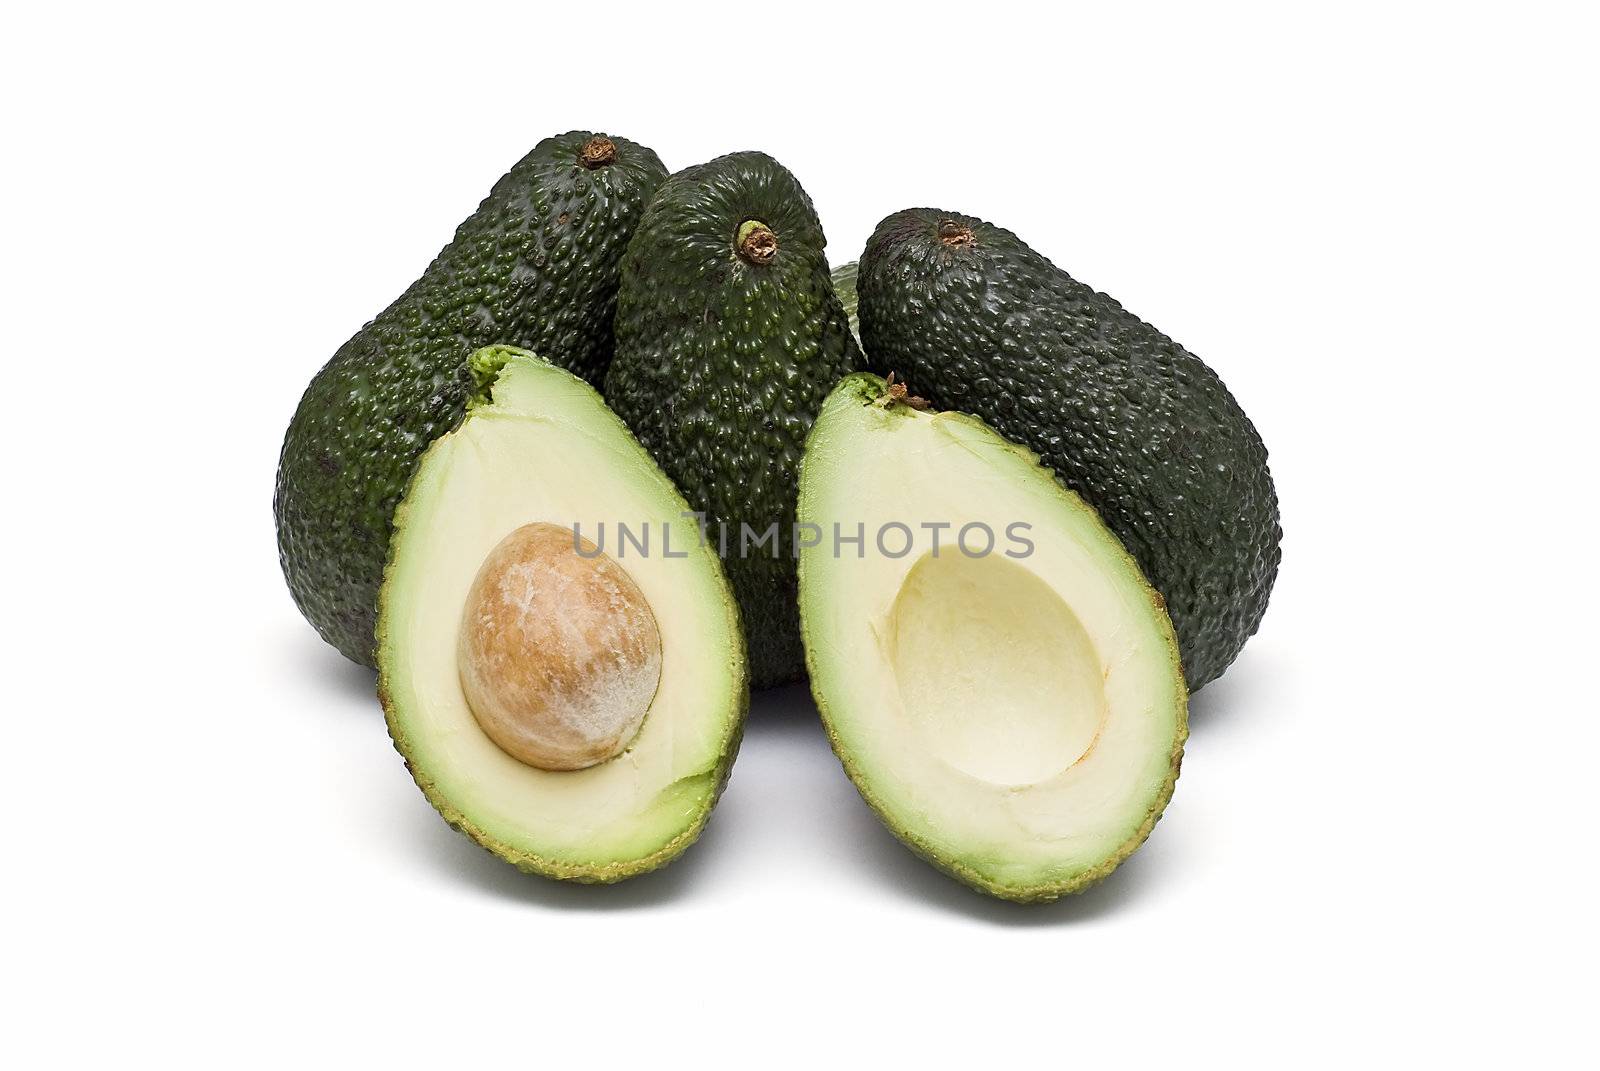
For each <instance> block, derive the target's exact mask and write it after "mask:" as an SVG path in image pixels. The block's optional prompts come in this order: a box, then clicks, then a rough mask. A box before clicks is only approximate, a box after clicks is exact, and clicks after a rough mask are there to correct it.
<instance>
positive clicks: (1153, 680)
mask: <svg viewBox="0 0 1600 1071" xmlns="http://www.w3.org/2000/svg"><path fill="white" fill-rule="evenodd" d="M798 518H799V527H798V528H797V531H796V546H797V547H799V548H801V549H800V616H801V623H802V632H803V637H804V641H805V649H806V660H807V664H808V667H809V669H810V673H811V687H812V691H813V693H814V694H815V696H816V700H817V706H818V709H819V710H820V711H821V713H822V718H823V721H824V723H825V725H826V727H827V731H828V736H829V738H830V739H831V740H832V742H833V747H834V751H835V752H836V753H837V754H838V756H839V758H840V760H841V761H842V762H843V764H844V768H845V770H846V772H848V774H849V775H850V778H851V779H852V780H853V781H854V782H855V784H856V787H857V788H858V789H859V790H860V792H861V794H862V796H863V797H865V799H866V801H867V803H868V804H870V805H871V807H872V808H873V810H875V811H876V812H877V813H878V815H879V817H880V818H881V819H882V820H883V821H884V823H885V824H886V825H887V826H888V827H889V829H890V830H891V831H892V832H893V833H894V834H895V835H896V836H898V837H899V838H900V839H901V840H902V841H904V842H905V843H906V844H907V845H909V846H910V847H911V848H912V849H913V850H914V851H916V852H917V853H918V854H920V855H922V856H923V857H924V858H926V859H927V860H928V861H929V862H931V863H933V864H934V865H935V866H937V867H939V868H941V869H943V870H945V871H946V872H948V873H950V874H952V875H954V876H955V877H957V878H959V879H961V880H962V881H965V882H967V883H968V884H970V885H972V886H974V887H976V888H978V889H980V890H982V891H984V892H987V893H990V894H992V895H994V896H998V897H1002V898H1005V899H1009V900H1018V901H1043V900H1054V899H1056V898H1057V897H1059V896H1061V895H1063V894H1065V893H1071V892H1077V891H1079V890H1081V889H1083V888H1086V887H1087V886H1089V885H1091V884H1093V883H1094V882H1096V881H1098V880H1100V879H1101V878H1103V877H1105V876H1106V875H1107V874H1109V873H1110V872H1111V871H1112V870H1113V869H1115V868H1116V866H1117V865H1118V864H1119V863H1121V862H1122V861H1123V860H1124V859H1126V858H1127V857H1128V856H1129V855H1130V854H1132V852H1133V851H1134V849H1135V848H1137V847H1138V846H1139V845H1140V844H1141V843H1142V842H1143V841H1144V839H1145V838H1146V837H1147V836H1148V835H1149V833H1150V831H1151V828H1152V827H1153V826H1154V825H1155V823H1156V820H1157V819H1158V818H1159V817H1160V815H1161V812H1162V810H1163V808H1164V807H1165V806H1166V804H1167V801H1168V799H1169V798H1170V797H1171V795H1172V790H1173V785H1174V783H1175V781H1176V780H1177V776H1178V766H1179V762H1180V760H1181V758H1182V754H1183V745H1184V740H1185V738H1186V737H1187V735H1188V720H1187V713H1186V711H1187V694H1186V692H1185V690H1184V681H1183V669H1182V666H1181V664H1180V662H1179V659H1178V646H1177V640H1176V638H1175V637H1174V635H1173V630H1172V623H1171V622H1170V620H1168V617H1167V614H1166V612H1165V610H1164V608H1163V604H1162V601H1161V597H1160V596H1159V595H1157V594H1156V592H1155V591H1154V589H1152V588H1151V587H1150V585H1149V584H1148V583H1146V581H1145V578H1144V576H1143V575H1142V574H1141V573H1140V571H1139V567H1138V565H1137V564H1136V563H1135V562H1134V560H1133V559H1132V558H1131V557H1130V556H1129V555H1128V553H1127V552H1126V551H1125V550H1124V549H1123V547H1122V545H1121V544H1120V543H1119V542H1118V541H1117V539H1116V537H1115V536H1113V535H1112V534H1111V532H1110V531H1109V530H1107V528H1106V527H1105V526H1104V525H1103V524H1102V523H1101V522H1100V519H1099V517H1097V516H1096V515H1095V513H1094V511H1093V510H1091V509H1090V508H1089V507H1088V506H1087V505H1085V504H1084V503H1083V501H1082V500H1081V499H1079V498H1078V497H1077V496H1076V495H1074V494H1073V493H1072V492H1070V491H1067V490H1066V489H1064V488H1063V487H1062V486H1061V485H1060V484H1059V483H1057V482H1056V480H1055V479H1054V478H1052V476H1051V474H1050V472H1049V470H1048V469H1045V468H1042V467H1040V465H1039V463H1038V459H1037V458H1036V457H1035V456H1034V455H1033V454H1032V453H1030V452H1029V451H1027V450H1025V449H1023V448H1022V447H1019V446H1016V445H1014V444H1013V443H1010V442H1008V441H1007V440H1005V439H1003V438H1001V437H1000V436H999V435H997V434H996V433H995V432H993V431H991V430H990V429H989V428H988V427H987V426H985V425H984V424H983V423H982V422H981V421H979V420H977V419H976V418H974V417H970V416H966V415H963V414H960V413H950V412H943V413H934V412H931V411H927V410H926V408H925V407H924V403H922V402H921V400H920V399H916V398H913V397H911V396H909V395H908V394H907V393H906V391H905V389H904V387H903V386H901V385H898V384H891V383H886V382H885V381H884V380H882V379H879V378H878V377H876V376H871V375H864V374H863V375H854V376H850V377H848V378H846V379H845V380H844V381H843V382H841V383H840V384H839V386H838V387H837V388H836V389H835V390H834V391H833V392H832V394H831V395H830V396H829V398H828V400H827V402H826V403H825V405H824V406H823V409H822V413H821V415H820V416H819V417H818V419H817V423H816V425H815V427H814V428H813V430H812V432H811V437H810V439H809V441H808V442H807V446H806V453H805V458H804V462H803V464H802V468H801V477H800V500H799V513H798Z"/></svg>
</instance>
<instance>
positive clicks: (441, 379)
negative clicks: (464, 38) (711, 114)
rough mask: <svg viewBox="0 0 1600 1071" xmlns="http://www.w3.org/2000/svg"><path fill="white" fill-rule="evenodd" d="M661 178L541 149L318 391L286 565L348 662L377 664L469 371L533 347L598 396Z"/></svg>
mask: <svg viewBox="0 0 1600 1071" xmlns="http://www.w3.org/2000/svg"><path fill="white" fill-rule="evenodd" d="M665 178H666V168H664V167H663V166H662V164H661V161H660V160H659V159H658V158H657V157H656V154H655V153H654V152H652V151H651V150H649V149H647V148H645V147H644V146H642V145H636V144H634V143H633V142H631V141H627V140H625V139H623V138H613V137H607V136H605V135H603V134H591V133H589V132H588V131H583V130H575V131H573V132H572V133H569V134H562V135H560V136H559V137H553V138H546V139H545V140H544V141H541V142H540V143H539V144H538V145H537V146H535V147H534V149H533V151H532V152H530V153H529V154H528V155H527V156H525V157H523V159H522V160H521V161H520V162H519V163H518V164H517V165H516V166H515V167H513V168H512V169H511V170H510V171H509V172H508V173H507V174H506V175H505V176H504V177H503V178H501V179H500V181H499V182H497V183H495V185H494V188H493V189H492V190H491V191H490V193H489V196H488V197H487V198H486V199H485V200H484V202H483V203H482V204H481V205H479V206H478V210H477V211H476V212H474V213H473V214H472V215H471V216H470V217H468V219H467V221H466V222H465V223H463V224H461V227H460V228H459V229H458V230H457V231H456V235H455V238H454V240H452V241H451V243H450V244H449V245H447V246H445V247H444V249H443V250H442V251H441V252H440V253H439V255H438V257H437V258H435V259H434V261H433V263H432V264H430V265H429V266H428V270H427V271H426V272H424V273H423V275H422V277H421V278H420V279H418V280H417V281H416V282H415V283H413V284H412V285H411V286H410V287H409V288H407V290H406V292H405V293H403V294H401V295H400V297H399V298H398V299H396V301H395V302H394V304H392V305H390V306H389V307H388V308H387V309H385V310H384V311H383V312H381V313H379V314H378V315H377V317H376V318H375V319H373V321H372V322H371V323H369V324H367V326H365V327H363V328H362V329H361V330H360V331H358V332H357V333H356V335H355V336H354V337H353V338H351V339H350V340H349V341H348V342H346V343H345V344H344V345H343V346H341V347H339V350H338V352H337V353H335V354H334V355H333V358H332V359H331V360H330V361H329V362H328V363H327V365H325V366H324V367H323V369H322V371H320V372H318V373H317V375H316V378H314V379H313V380H312V381H311V385H310V386H309V387H308V388H307V389H306V392H305V396H304V397H303V398H301V400H300V406H299V408H298V409H297V410H296V411H295V415H294V419H293V420H292V421H291V422H290V424H289V431H288V434H287V435H285V436H284V440H283V452H282V454H281V456H280V458H279V462H278V479H277V488H276V494H275V495H274V497H273V511H274V513H275V514H276V517H277V523H278V557H279V560H280V562H281V563H282V565H283V573H284V577H285V578H286V579H287V580H288V582H289V591H290V593H291V594H292V595H293V596H294V600H295V603H296V604H297V605H298V606H299V607H300V612H301V613H302V614H304V615H305V617H306V619H307V620H308V621H310V622H311V624H312V625H313V626H315V628H316V630H317V631H318V632H319V633H320V634H321V635H322V638H323V639H325V640H327V641H328V642H329V643H331V644H333V645H334V646H335V647H337V648H338V649H339V650H340V651H341V652H342V653H343V654H344V655H345V656H346V657H347V658H350V659H352V660H354V661H356V662H361V663H364V664H366V665H369V666H370V665H372V664H373V650H372V643H373V632H372V629H373V622H374V619H375V616H376V609H377V597H378V584H379V582H380V581H381V579H382V576H383V563H384V559H385V557H386V556H387V554H388V550H389V534H390V531H391V528H392V525H393V519H394V511H395V506H396V505H397V504H398V503H399V501H400V496H401V493H402V492H403V490H404V489H405V486H406V480H407V479H408V478H409V477H410V476H411V473H412V471H413V470H414V469H415V467H416V464H417V459H418V457H420V456H421V454H422V451H423V450H424V449H426V448H427V446H428V444H429V443H430V442H432V441H433V440H434V439H436V438H437V437H438V436H440V435H442V434H443V433H445V432H447V431H449V430H450V429H451V428H453V427H455V426H456V424H457V423H459V422H460V420H461V417H462V414H463V413H464V412H465V410H466V405H467V400H468V398H469V397H470V396H471V395H472V393H473V391H474V390H475V389H476V388H477V386H478V384H477V383H476V382H475V381H474V379H473V376H472V374H471V371H470V369H469V368H468V365H467V357H468V355H469V354H471V353H472V352H473V351H474V350H475V349H477V348H478V347H480V346H485V345H488V344H490V343H507V344H515V345H521V346H527V347H530V348H532V349H536V350H537V351H538V352H539V353H541V354H543V355H544V356H546V357H547V358H549V359H550V360H552V361H554V362H556V363H557V364H559V365H561V366H562V367H563V368H568V369H571V370H572V371H574V372H576V373H577V374H578V375H580V376H582V377H583V378H585V379H587V380H588V381H589V382H590V383H593V384H596V385H598V384H599V382H600V377H601V375H602V374H603V373H604V372H605V369H606V365H607V364H608V363H609V362H610V359H611V348H612V346H611V317H612V313H613V310H614V309H615V307H616V291H617V277H618V274H619V271H620V266H621V261H622V253H623V250H624V248H625V247H626V245H627V241H628V239H629V237H631V235H632V233H633V227H634V225H635V224H636V223H637V222H638V220H639V216H640V214H641V213H642V212H643V211H644V205H645V202H646V201H647V200H648V199H649V198H650V195H651V194H652V193H654V192H655V190H656V188H657V187H658V186H659V185H660V184H661V182H662V181H663V180H664V179H665Z"/></svg>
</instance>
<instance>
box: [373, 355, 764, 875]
mask: <svg viewBox="0 0 1600 1071" xmlns="http://www.w3.org/2000/svg"><path fill="white" fill-rule="evenodd" d="M514 359H526V360H531V361H538V362H540V363H543V364H548V363H550V362H546V361H544V360H543V358H541V357H539V356H538V355H536V354H534V353H531V352H528V351H525V350H522V349H519V348H516V347H509V346H494V347H488V348H485V349H483V350H480V351H477V352H475V353H474V354H472V355H471V357H470V361H471V364H472V367H473V369H474V372H475V374H476V375H477V377H478V385H477V388H476V390H475V391H474V393H473V397H472V402H473V404H478V403H482V402H486V401H488V400H489V399H490V396H491V395H490V391H491V389H492V386H493V382H494V379H495V378H496V376H497V375H498V372H499V370H500V369H501V368H502V367H503V366H504V365H505V364H506V362H507V361H508V360H514ZM591 392H592V393H593V395H594V399H595V404H596V411H597V412H599V413H603V414H605V415H606V416H607V417H609V418H610V419H611V420H612V421H615V423H616V426H617V429H618V432H619V433H621V434H626V429H625V427H624V426H622V424H621V422H620V421H617V420H616V417H615V414H613V413H611V411H610V410H609V409H608V408H607V407H606V405H605V401H604V399H603V398H601V397H600V395H599V392H598V391H593V390H592V388H591ZM409 512H410V510H409V500H408V499H407V498H404V497H403V498H402V499H401V502H400V504H399V506H398V508H397V509H396V511H395V517H394V527H395V530H396V531H400V530H401V529H404V528H405V527H406V524H407V518H408V515H409ZM391 565H392V560H391V561H386V563H385V570H384V573H385V579H386V580H387V579H388V577H389V575H390V573H391V569H390V566H391ZM720 579H721V580H722V584H721V587H722V601H723V603H724V604H725V605H726V607H727V613H728V615H729V620H730V622H734V621H736V619H737V613H738V611H737V608H736V606H735V604H734V601H733V593H732V591H731V589H729V587H728V585H727V582H726V579H725V578H720ZM394 595H395V592H394V589H393V587H392V585H391V584H389V583H387V582H385V583H383V584H382V585H381V587H380V590H379V606H378V618H377V625H376V628H375V633H374V634H375V637H376V645H375V655H376V657H375V661H376V662H377V667H376V668H377V670H378V682H377V691H378V699H379V701H380V703H381V704H382V706H383V711H384V721H385V724H386V725H387V728H388V731H389V738H390V740H391V742H392V743H393V744H394V748H395V750H396V751H397V752H399V754H400V757H401V758H402V759H403V760H404V761H405V765H406V770H407V772H408V773H410V774H411V777H412V780H413V781H415V782H416V785H417V787H418V788H419V789H421V791H422V794H423V796H424V797H425V798H426V799H427V801H428V803H429V804H430V805H431V806H432V807H433V809H434V810H436V811H438V812H439V815H440V817H442V818H443V819H444V820H445V822H446V823H447V824H448V825H449V826H450V827H451V828H452V829H454V830H456V831H457V832H459V833H462V834H464V835H465V836H466V837H468V838H469V839H471V840H472V841H473V842H474V843H476V844H477V845H478V846H479V847H482V848H484V849H486V850H487V851H489V852H490V853H491V854H493V855H495V856H497V857H499V858H500V859H502V860H504V861H505V862H508V863H510V864H511V865H512V866H514V867H516V868H517V869H518V870H520V871H522V872H523V873H525V874H536V875H538V876H540V877H545V878H550V879H553V880H557V881H568V882H574V883H577V884H582V885H612V884H615V883H617V882H620V881H625V880H627V879H628V878H632V877H637V876H639V875H641V874H646V873H649V872H650V871H653V870H657V869H660V868H661V867H663V866H665V865H667V864H668V863H670V862H672V861H673V860H674V859H676V858H677V857H678V856H680V855H682V854H683V853H684V852H685V851H686V850H687V849H688V848H689V847H690V845H692V844H694V842H695V841H696V840H698V839H699V837H700V834H701V833H702V832H703V831H704V829H705V827H706V823H707V822H709V821H710V819H711V812H712V811H713V810H714V809H715V808H716V805H717V802H718V801H719V800H720V799H721V798H722V793H723V792H724V791H725V790H726V788H727V786H728V779H729V777H730V776H731V774H732V772H733V764H734V760H735V759H736V758H737V757H738V754H739V747H740V745H741V744H742V743H743V740H744V726H745V719H746V715H747V714H748V713H749V705H750V689H749V674H748V665H747V663H746V661H745V659H744V652H743V651H741V650H737V644H735V645H734V649H732V650H730V651H729V661H730V664H733V665H735V666H736V667H737V674H738V675H737V677H736V679H735V680H734V686H733V695H734V696H735V699H736V702H737V706H736V708H734V709H733V710H732V711H731V714H730V717H731V721H732V729H731V732H730V734H729V735H728V737H727V738H726V740H725V742H724V743H723V746H722V747H721V749H720V751H719V753H718V760H717V762H716V764H715V766H713V767H712V769H710V770H708V771H706V772H705V773H703V774H700V775H699V776H698V777H696V778H695V779H694V781H695V782H697V783H704V782H707V781H709V782H710V783H711V786H712V787H711V791H710V793H709V794H708V795H707V796H706V798H705V803H704V805H703V806H702V807H700V808H699V810H698V811H697V812H696V813H695V814H694V815H693V816H692V817H691V819H690V821H689V822H687V823H686V824H685V825H684V827H683V828H682V829H681V830H680V831H679V832H678V833H677V835H676V836H674V837H673V838H672V839H671V840H670V841H668V842H667V843H665V844H663V845H661V846H660V847H659V848H657V849H656V850H655V851H653V852H651V853H650V854H648V855H645V856H642V857H639V858H636V859H628V860H622V861H615V862H607V863H600V864H596V863H580V862H567V861H564V860H559V859H551V858H547V857H545V856H542V855H539V854H537V853H534V852H531V851H524V850H520V849H517V848H514V847H512V846H510V845H507V844H505V843H504V842H502V841H500V840H498V839H496V838H495V837H494V836H492V835H491V834H490V833H489V832H487V831H486V830H485V829H484V828H483V827H482V826H480V825H479V824H478V823H476V822H474V821H473V820H472V819H471V817H470V816H468V815H467V814H465V813H464V812H463V811H462V810H461V808H459V807H458V806H456V804H455V803H454V802H453V801H452V800H451V799H450V797H449V796H448V795H447V794H446V793H444V792H442V791H441V790H440V789H439V787H438V785H437V784H435V782H434V780H433V778H432V777H431V776H429V775H428V773H427V772H426V771H425V770H424V769H423V767H422V764H421V763H419V762H418V761H417V748H416V747H415V745H414V743H413V741H412V739H411V736H410V734H409V732H408V731H407V729H406V725H405V722H404V719H403V718H402V717H401V712H400V709H399V706H398V704H397V703H396V702H395V697H394V694H393V690H392V688H391V678H392V677H393V675H394V673H395V671H396V667H395V665H394V664H393V662H392V660H391V659H390V658H389V657H386V656H385V654H384V652H386V651H389V650H391V649H392V647H391V645H390V644H389V643H388V642H387V638H388V635H389V629H388V622H389V620H390V612H389V607H390V605H391V604H390V600H391V599H392V598H393V597H394ZM735 639H736V640H737V635H735ZM678 787H680V788H683V787H692V786H689V785H687V784H685V783H684V782H679V783H678Z"/></svg>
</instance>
